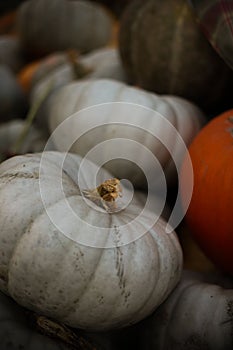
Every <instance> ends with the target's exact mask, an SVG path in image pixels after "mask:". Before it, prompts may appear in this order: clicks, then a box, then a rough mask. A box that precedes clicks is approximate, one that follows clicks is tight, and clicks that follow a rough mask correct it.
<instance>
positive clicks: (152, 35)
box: [119, 0, 232, 112]
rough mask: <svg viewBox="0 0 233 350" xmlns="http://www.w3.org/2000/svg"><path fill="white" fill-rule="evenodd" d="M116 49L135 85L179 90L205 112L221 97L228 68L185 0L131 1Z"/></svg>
mask: <svg viewBox="0 0 233 350" xmlns="http://www.w3.org/2000/svg"><path fill="white" fill-rule="evenodd" d="M119 49H120V54H121V59H122V62H123V65H124V67H125V69H126V72H127V73H128V76H129V79H130V80H131V81H132V83H133V84H134V85H138V86H141V87H142V88H144V89H146V90H150V91H154V92H156V93H159V94H173V95H178V96H182V97H184V98H187V99H189V100H191V101H193V102H195V103H196V104H197V105H199V106H200V107H202V108H203V109H204V110H205V111H208V112H209V111H210V110H211V111H215V109H216V108H219V104H220V103H223V101H225V98H226V97H225V96H226V94H227V93H228V91H229V89H230V87H229V84H230V81H231V82H232V72H231V70H230V69H229V67H228V66H227V65H226V64H225V62H224V61H223V60H222V59H221V58H220V57H219V56H218V54H217V53H216V52H215V50H214V49H213V48H212V47H211V45H210V44H209V42H208V40H207V39H206V38H205V36H204V34H203V33H202V31H201V29H200V28H199V26H198V24H197V20H196V18H195V14H194V12H193V11H192V8H191V6H190V4H188V1H186V0H176V1H174V0H163V1H162V2H161V1H160V0H136V1H133V2H132V3H131V4H130V5H129V6H128V7H127V8H126V10H125V12H124V15H123V16H122V18H121V23H120V35H119ZM231 90H232V89H231ZM224 103H225V102H224ZM229 105H231V104H229Z"/></svg>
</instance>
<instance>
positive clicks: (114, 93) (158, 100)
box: [43, 79, 205, 190]
mask: <svg viewBox="0 0 233 350" xmlns="http://www.w3.org/2000/svg"><path fill="white" fill-rule="evenodd" d="M110 102H126V103H132V104H133V105H134V106H137V105H141V106H145V107H146V108H150V109H151V110H149V113H147V111H146V110H145V111H143V112H142V110H134V111H133V112H131V115H132V116H133V118H134V120H135V123H137V122H138V123H141V125H142V127H143V125H144V124H145V123H146V125H150V130H151V132H152V133H153V132H154V131H156V130H160V137H161V139H162V140H163V144H162V142H160V141H159V140H158V139H155V138H154V137H153V136H151V135H150V134H148V133H147V132H146V131H145V130H139V129H138V128H135V127H134V126H132V127H130V126H129V127H126V126H125V125H123V126H122V125H119V126H118V125H109V126H107V127H106V128H104V127H100V128H97V129H96V130H95V129H94V128H93V130H91V132H90V133H88V134H87V136H86V137H85V136H83V137H82V138H81V139H80V140H79V141H77V142H75V143H74V144H73V145H72V148H71V150H72V152H74V153H78V154H81V155H82V156H84V155H85V154H86V152H87V151H89V150H90V149H92V148H93V147H94V146H95V145H98V143H100V142H102V141H104V140H111V139H114V138H118V137H122V138H126V139H133V140H135V141H137V142H138V143H140V144H142V145H144V146H145V147H146V148H147V149H149V150H150V151H151V152H153V154H154V155H155V157H157V159H158V161H159V162H160V164H161V166H162V167H163V169H164V173H165V176H166V178H167V180H168V182H169V184H170V185H171V184H174V182H175V180H174V178H175V175H176V170H175V168H174V164H173V163H172V159H171V155H170V153H169V152H168V151H167V148H165V147H164V145H166V146H167V145H168V144H171V143H172V145H173V151H174V153H173V159H174V158H175V156H174V154H175V155H176V157H177V160H178V162H179V160H180V162H181V161H182V158H183V153H184V150H183V149H181V147H179V145H178V143H177V138H176V136H173V135H172V136H171V134H170V132H169V131H168V129H167V128H168V125H167V124H166V122H163V121H161V120H159V121H158V118H157V117H156V114H155V113H153V110H154V111H157V112H158V113H160V114H161V115H162V116H163V117H164V119H165V120H168V121H169V122H170V123H172V125H173V126H174V127H175V128H176V130H177V131H178V132H179V134H180V136H181V137H182V139H183V141H184V142H185V144H186V145H188V144H189V143H190V142H191V140H192V139H193V137H194V136H195V135H196V134H197V133H198V131H199V130H200V128H201V127H202V126H203V124H204V119H205V118H204V115H203V113H202V111H201V110H200V109H199V108H198V107H197V106H195V105H194V104H192V103H190V102H189V101H187V100H184V99H181V98H179V97H176V96H167V95H157V94H153V93H150V92H148V91H145V90H142V89H139V88H135V87H131V86H129V85H127V84H125V83H123V82H117V81H114V80H111V79H97V80H89V81H87V80H86V81H83V82H73V83H70V84H67V85H66V86H64V87H62V88H60V89H59V90H57V91H55V92H54V93H53V95H52V97H51V100H50V101H49V103H48V106H47V110H46V111H44V115H43V116H44V117H47V118H48V122H49V128H50V132H51V133H52V132H53V131H54V130H55V129H56V128H57V126H58V125H59V124H60V123H62V122H63V121H65V120H66V119H67V118H68V117H70V116H71V115H72V114H74V113H75V112H78V111H82V110H85V108H87V107H91V106H94V105H98V104H104V103H110ZM135 108H136V107H135ZM93 111H94V109H93ZM103 113H106V116H108V115H109V116H110V117H112V118H113V117H115V120H118V119H117V118H118V111H117V107H116V106H115V105H114V104H109V107H108V110H106V111H104V112H103ZM90 118H91V117H90ZM90 118H89V115H88V113H87V118H86V119H85V120H84V118H83V121H82V122H81V124H80V122H79V118H78V117H77V118H75V120H74V122H73V123H72V127H71V126H70V124H69V123H63V126H62V136H60V135H58V136H57V135H55V136H54V137H53V139H54V144H55V146H56V147H57V149H58V150H60V151H64V145H65V146H66V145H69V146H71V145H70V139H71V137H72V136H73V137H74V138H73V139H74V140H76V139H77V138H75V135H76V134H77V130H79V129H80V127H81V128H82V127H84V128H85V126H86V125H89V124H88V123H90V121H91V119H90ZM96 118H98V119H97V120H99V121H101V122H102V119H101V118H102V117H101V113H100V112H99V110H98V109H97V110H96ZM125 119H126V118H125ZM134 120H133V122H134ZM128 121H129V120H127V119H126V122H128ZM105 122H108V117H105V116H103V123H105ZM120 150H121V148H120ZM111 152H114V149H113V150H111V148H110V145H108V148H106V154H111ZM124 154H125V155H126V156H127V157H128V159H132V157H133V156H134V155H135V150H134V148H133V149H132V148H131V147H130V146H129V147H128V149H125V150H124ZM143 154H144V156H143ZM138 157H139V158H142V159H144V162H145V163H144V164H145V168H146V169H147V171H150V169H151V160H148V159H147V157H145V153H143V149H141V154H138ZM106 168H107V169H108V170H109V171H111V172H112V173H113V174H114V175H115V176H117V177H119V178H128V179H129V180H130V181H132V183H133V184H134V185H135V186H136V187H137V188H138V189H143V190H144V189H146V188H147V183H145V178H144V177H143V174H142V172H140V171H139V169H138V168H137V167H136V166H134V164H128V165H126V164H125V162H124V160H121V159H119V160H116V161H115V162H114V164H113V163H109V165H108V164H107V165H106ZM156 181H157V177H156V173H155V176H154V182H155V183H156ZM155 186H157V185H156V184H155ZM157 187H158V186H157Z"/></svg>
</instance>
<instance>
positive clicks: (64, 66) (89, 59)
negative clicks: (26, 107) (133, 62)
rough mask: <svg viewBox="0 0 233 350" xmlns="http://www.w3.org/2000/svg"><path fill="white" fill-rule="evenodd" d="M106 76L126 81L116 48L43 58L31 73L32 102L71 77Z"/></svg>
mask: <svg viewBox="0 0 233 350" xmlns="http://www.w3.org/2000/svg"><path fill="white" fill-rule="evenodd" d="M98 78H103V79H104V78H109V79H114V80H119V81H126V76H125V73H124V70H123V68H122V66H121V62H120V60H119V57H118V51H117V49H116V48H110V47H104V48H101V49H97V50H94V51H92V52H91V53H89V54H85V55H81V56H78V55H77V53H76V52H75V51H68V52H67V53H56V54H53V55H50V56H49V57H47V58H45V59H44V60H43V61H42V62H41V64H40V65H39V67H38V68H37V69H36V71H35V72H34V74H33V76H32V81H31V101H32V103H33V101H35V100H37V99H38V98H39V96H40V95H41V94H43V91H45V90H46V89H47V88H48V86H50V90H51V92H52V91H53V90H55V89H57V88H59V87H61V86H63V85H66V84H68V83H70V82H72V81H73V80H80V79H98Z"/></svg>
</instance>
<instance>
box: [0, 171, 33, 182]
mask: <svg viewBox="0 0 233 350" xmlns="http://www.w3.org/2000/svg"><path fill="white" fill-rule="evenodd" d="M0 178H1V179H6V180H8V181H11V180H14V179H15V178H17V179H39V171H38V172H37V171H36V172H34V173H23V172H17V173H11V174H5V175H4V174H3V175H1V176H0Z"/></svg>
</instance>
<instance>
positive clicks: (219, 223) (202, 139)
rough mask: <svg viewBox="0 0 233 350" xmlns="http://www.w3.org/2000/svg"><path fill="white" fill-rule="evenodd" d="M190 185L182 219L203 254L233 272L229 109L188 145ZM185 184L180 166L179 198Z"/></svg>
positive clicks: (231, 119) (232, 122)
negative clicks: (191, 175) (190, 171)
mask: <svg viewBox="0 0 233 350" xmlns="http://www.w3.org/2000/svg"><path fill="white" fill-rule="evenodd" d="M189 154H190V156H191V160H192V163H193V172H194V188H193V195H192V199H191V203H190V206H189V208H188V211H187V214H186V220H187V223H188V225H189V227H190V230H191V232H192V234H193V237H194V238H195V240H196V241H197V243H198V244H199V245H200V247H201V248H202V249H203V251H204V252H205V254H206V255H207V256H208V257H209V258H210V259H211V260H212V261H213V262H214V263H215V264H216V265H217V266H219V267H220V268H222V269H224V270H225V271H228V272H230V273H231V274H233V254H232V253H233V109H232V110H229V111H227V112H225V113H223V114H221V115H220V116H218V117H216V118H214V119H213V120H212V121H210V122H209V123H208V124H207V125H206V126H205V127H204V128H203V129H202V130H201V131H200V132H199V134H198V135H197V136H196V138H195V139H194V141H193V142H192V144H191V145H190V147H189ZM187 186H189V176H188V167H187V161H186V160H184V163H183V166H182V169H181V189H182V193H181V194H182V201H183V203H185V202H186V192H187V191H186V190H187Z"/></svg>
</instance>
